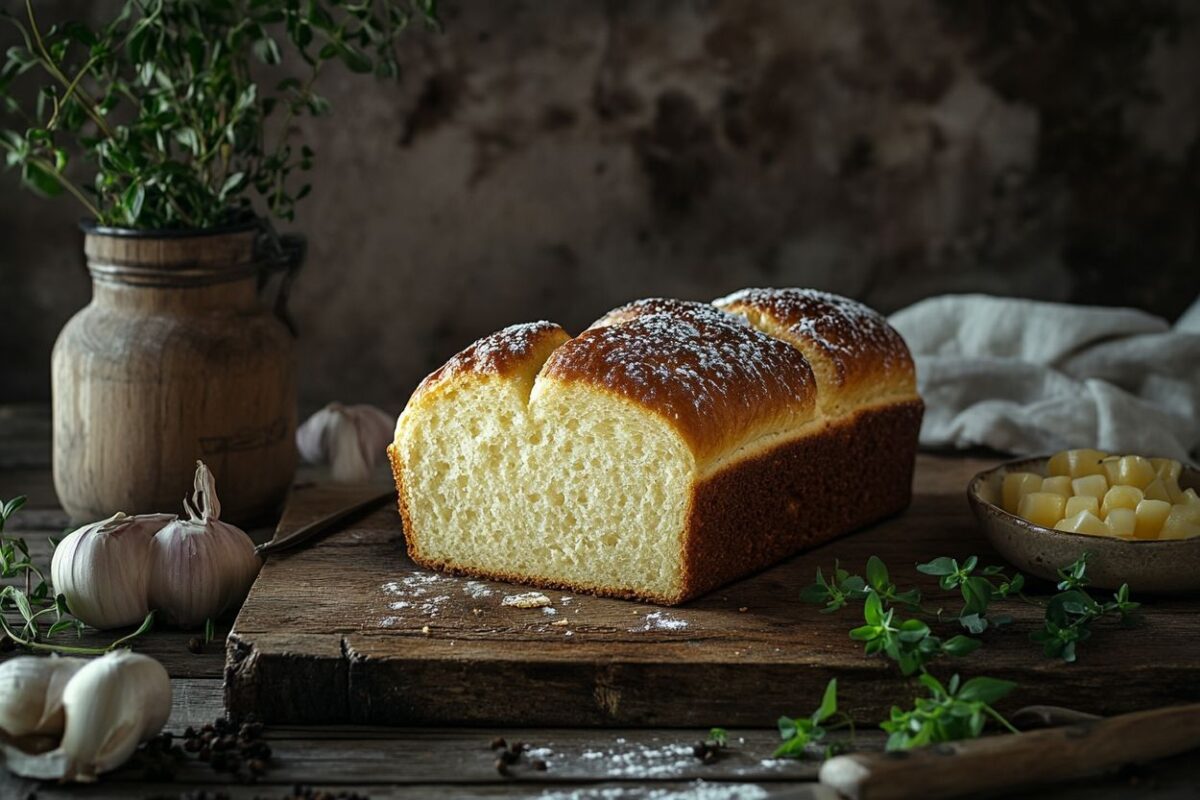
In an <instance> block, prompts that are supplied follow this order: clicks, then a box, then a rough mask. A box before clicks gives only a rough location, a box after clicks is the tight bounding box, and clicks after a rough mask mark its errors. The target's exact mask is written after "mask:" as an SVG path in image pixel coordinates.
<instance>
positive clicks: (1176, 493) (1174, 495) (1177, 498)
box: [1161, 478, 1187, 503]
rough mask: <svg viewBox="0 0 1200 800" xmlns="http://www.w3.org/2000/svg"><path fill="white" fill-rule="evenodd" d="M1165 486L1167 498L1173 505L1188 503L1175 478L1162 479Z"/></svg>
mask: <svg viewBox="0 0 1200 800" xmlns="http://www.w3.org/2000/svg"><path fill="white" fill-rule="evenodd" d="M1161 480H1162V482H1163V486H1164V487H1166V489H1167V497H1168V498H1169V499H1170V501H1171V502H1172V503H1186V502H1187V501H1186V500H1185V499H1184V493H1183V490H1182V489H1180V488H1179V482H1178V481H1176V480H1175V479H1174V478H1162V479H1161Z"/></svg>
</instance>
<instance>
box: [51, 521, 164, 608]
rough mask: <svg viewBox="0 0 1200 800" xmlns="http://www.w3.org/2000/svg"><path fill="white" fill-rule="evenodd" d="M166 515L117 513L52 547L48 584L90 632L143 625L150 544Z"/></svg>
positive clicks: (85, 526)
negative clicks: (49, 583)
mask: <svg viewBox="0 0 1200 800" xmlns="http://www.w3.org/2000/svg"><path fill="white" fill-rule="evenodd" d="M174 519H175V517H174V516H173V515H170V514H144V515H139V516H133V517H130V516H126V515H125V514H122V513H120V512H118V513H117V514H114V515H113V516H111V517H109V518H108V519H105V520H101V521H99V522H93V523H91V524H89V525H84V526H83V527H81V528H79V529H77V530H75V531H73V532H71V533H70V534H69V535H67V537H66V538H65V539H63V540H62V541H61V542H59V544H58V547H56V548H55V549H54V557H53V559H52V560H51V563H50V580H51V583H52V584H53V585H54V588H55V591H57V592H59V593H61V594H63V595H64V596H66V598H67V607H68V608H70V610H71V613H72V614H74V615H75V616H76V617H78V618H79V619H81V620H82V621H83V622H85V623H87V624H88V625H91V626H92V627H93V628H100V629H106V628H120V627H124V626H126V625H134V624H136V623H138V622H141V621H142V620H143V619H144V618H145V616H146V614H147V613H149V611H150V609H149V607H148V606H147V603H146V584H147V580H148V571H147V570H148V564H149V556H150V540H151V539H152V538H153V536H154V534H155V533H156V532H158V531H159V530H160V529H161V528H162V527H163V526H164V525H166V524H167V523H169V522H170V521H171V520H174Z"/></svg>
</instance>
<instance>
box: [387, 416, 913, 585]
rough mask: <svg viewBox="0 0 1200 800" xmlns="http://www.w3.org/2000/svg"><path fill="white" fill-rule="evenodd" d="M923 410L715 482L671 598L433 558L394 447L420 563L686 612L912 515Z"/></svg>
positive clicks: (850, 430) (752, 462)
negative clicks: (808, 554) (857, 533)
mask: <svg viewBox="0 0 1200 800" xmlns="http://www.w3.org/2000/svg"><path fill="white" fill-rule="evenodd" d="M923 411H924V404H923V403H922V402H921V401H920V400H912V401H907V402H902V403H893V404H890V405H886V406H880V407H875V408H868V409H863V410H862V411H859V412H857V413H855V414H852V415H850V416H848V417H847V418H845V419H841V420H837V421H836V422H834V423H832V424H830V425H829V426H827V427H826V428H825V429H824V430H822V431H821V432H820V433H818V434H816V435H813V436H809V437H805V438H802V439H797V440H793V441H791V442H787V443H785V444H783V445H780V446H778V447H775V448H772V449H770V450H768V451H766V452H764V453H761V454H759V455H756V456H754V457H752V458H748V459H744V460H742V461H739V462H737V463H735V464H731V465H730V466H728V467H726V468H725V469H723V470H721V471H720V472H718V473H716V474H715V475H713V476H711V477H710V478H708V479H707V480H706V481H704V482H703V483H702V484H700V485H699V486H698V487H696V489H695V491H694V493H693V497H692V505H691V509H690V512H689V516H688V522H687V527H686V529H685V531H684V534H683V541H682V545H683V550H684V559H683V563H684V568H683V570H684V572H683V575H684V578H683V586H682V589H681V591H680V592H679V593H678V594H677V595H672V596H664V595H658V594H654V593H649V592H638V591H631V590H629V589H625V588H621V587H613V586H603V585H598V584H590V583H577V582H570V581H560V580H554V579H551V578H545V577H539V576H531V575H517V574H510V573H506V572H504V571H502V570H487V569H475V568H468V567H463V566H462V565H458V564H450V563H447V562H444V561H438V560H435V559H427V558H425V557H424V556H423V555H422V554H421V552H420V546H419V543H418V542H417V540H416V537H414V536H413V534H412V521H411V519H410V517H409V510H408V501H407V496H406V492H405V489H404V480H403V472H402V466H401V464H400V460H399V458H398V457H397V454H396V450H395V448H394V447H389V448H388V458H389V459H390V461H391V464H392V474H393V476H394V477H395V479H396V485H397V487H399V508H400V518H401V520H403V524H404V540H405V543H406V544H407V546H408V555H409V558H411V559H412V560H413V562H414V563H416V564H419V565H420V566H422V567H427V568H429V569H436V570H440V571H442V572H449V573H452V574H455V575H469V576H472V577H477V578H486V579H490V580H501V581H508V582H510V583H523V584H528V585H531V586H537V587H540V588H544V589H562V590H565V591H572V592H590V593H592V594H597V595H602V596H605V597H618V598H622V599H627V600H644V601H647V602H652V603H659V604H661V605H678V604H680V603H683V602H686V601H687V600H690V599H692V598H694V597H698V596H700V595H702V594H705V593H707V592H710V591H712V590H713V589H715V588H717V587H718V586H721V585H723V584H725V583H729V582H730V581H733V580H736V579H737V578H741V577H744V576H746V575H749V574H751V573H754V572H758V571H759V570H762V569H766V568H767V567H769V566H771V565H772V564H775V563H777V562H779V561H780V560H782V559H784V558H786V557H787V556H790V555H793V554H795V553H798V552H800V551H801V550H807V549H809V548H812V547H816V546H818V545H821V544H825V543H826V542H829V541H831V540H833V539H835V538H837V537H839V536H842V535H844V534H847V533H850V532H852V531H854V530H857V529H858V528H861V527H863V526H865V525H869V524H870V523H872V522H876V521H878V520H881V519H884V518H885V517H889V516H891V515H893V514H896V513H899V512H900V511H902V510H904V509H905V508H906V507H907V506H908V504H909V502H910V501H911V499H912V471H913V463H914V459H915V457H916V449H917V432H918V431H919V430H920V427H921V416H922V413H923Z"/></svg>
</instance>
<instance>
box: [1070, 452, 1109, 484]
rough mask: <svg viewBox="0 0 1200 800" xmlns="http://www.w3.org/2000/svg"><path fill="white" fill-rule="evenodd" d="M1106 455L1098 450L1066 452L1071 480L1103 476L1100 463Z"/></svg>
mask: <svg viewBox="0 0 1200 800" xmlns="http://www.w3.org/2000/svg"><path fill="white" fill-rule="evenodd" d="M1107 455H1108V454H1107V453H1104V452H1101V451H1100V450H1068V451H1067V465H1068V469H1070V474H1071V477H1072V478H1082V477H1084V476H1086V475H1103V474H1104V469H1103V468H1102V467H1101V466H1100V462H1101V461H1102V460H1104V457H1105V456H1107Z"/></svg>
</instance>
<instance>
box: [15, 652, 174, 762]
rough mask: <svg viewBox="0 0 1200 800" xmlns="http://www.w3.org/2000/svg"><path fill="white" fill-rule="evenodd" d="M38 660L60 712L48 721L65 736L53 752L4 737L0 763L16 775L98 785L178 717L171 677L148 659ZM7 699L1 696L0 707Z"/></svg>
mask: <svg viewBox="0 0 1200 800" xmlns="http://www.w3.org/2000/svg"><path fill="white" fill-rule="evenodd" d="M16 660H20V659H13V661H16ZM31 660H32V661H36V662H40V663H39V664H37V665H35V666H36V668H37V670H38V671H40V673H41V674H42V675H43V676H48V677H47V680H46V694H45V702H46V704H47V707H48V708H49V707H53V708H54V709H56V710H55V712H54V713H53V714H51V715H50V716H49V717H47V719H48V720H50V721H52V722H53V721H55V720H56V721H57V725H58V727H57V729H56V730H48V731H47V733H48V734H57V733H61V734H62V736H61V739H60V740H59V742H58V746H57V747H56V748H54V749H53V750H44V749H29V750H26V749H24V748H23V747H22V746H21V744H22V743H20V742H18V741H15V740H13V739H10V738H8V737H6V736H0V764H2V765H3V766H5V767H7V768H8V769H9V770H10V771H12V772H14V773H15V774H17V775H21V776H23V777H26V778H38V779H41V780H64V781H83V782H90V781H94V780H96V776H97V775H100V774H101V773H104V772H108V771H110V770H113V769H116V768H117V767H119V766H120V765H121V764H123V763H124V762H125V761H126V760H128V758H129V757H130V756H131V755H133V751H134V750H136V749H137V746H138V744H139V743H140V742H142V741H144V740H146V739H149V738H150V737H151V736H153V735H155V734H156V733H158V732H159V731H160V730H162V727H163V725H165V724H166V722H167V717H168V716H169V715H170V713H171V680H170V678H169V677H167V671H166V670H165V669H163V666H162V665H161V664H159V663H158V662H157V661H155V660H154V659H152V658H150V657H148V656H144V655H140V654H138V653H133V652H131V651H129V650H117V651H115V652H112V653H108V654H106V655H103V656H101V657H100V658H96V659H92V660H91V661H86V660H84V659H77V658H71V659H67V658H31ZM7 663H11V662H7ZM22 669H25V668H24V667H22ZM60 683H61V685H60ZM6 688H7V687H6ZM34 693H35V694H36V691H35V692H34ZM7 700H8V698H2V699H0V705H4V704H5V702H6V701H7ZM52 722H51V723H48V724H52ZM27 743H28V742H27ZM27 743H26V744H27Z"/></svg>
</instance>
